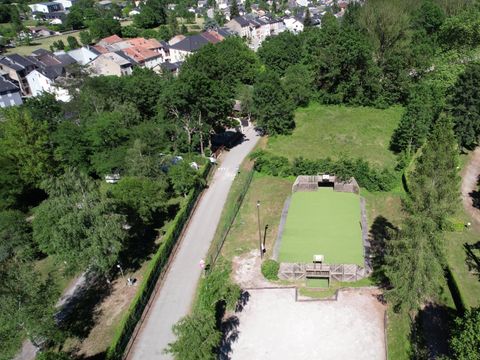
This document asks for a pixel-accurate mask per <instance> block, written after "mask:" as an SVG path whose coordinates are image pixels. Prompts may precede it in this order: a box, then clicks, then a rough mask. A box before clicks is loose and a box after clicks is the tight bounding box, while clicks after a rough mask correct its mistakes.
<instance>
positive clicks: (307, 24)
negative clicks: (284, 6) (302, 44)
mask: <svg viewBox="0 0 480 360" xmlns="http://www.w3.org/2000/svg"><path fill="white" fill-rule="evenodd" d="M303 26H304V27H306V28H308V27H311V26H313V20H312V14H310V10H309V9H308V8H307V10H306V11H305V17H304V19H303Z"/></svg>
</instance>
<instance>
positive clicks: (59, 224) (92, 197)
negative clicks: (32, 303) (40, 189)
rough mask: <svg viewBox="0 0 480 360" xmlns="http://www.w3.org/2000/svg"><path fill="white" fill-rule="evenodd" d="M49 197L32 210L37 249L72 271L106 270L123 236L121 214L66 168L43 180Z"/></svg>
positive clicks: (89, 183)
mask: <svg viewBox="0 0 480 360" xmlns="http://www.w3.org/2000/svg"><path fill="white" fill-rule="evenodd" d="M43 186H44V188H45V190H46V191H47V193H48V194H49V196H50V197H49V198H48V199H47V200H45V201H44V202H42V203H41V204H40V206H38V207H37V208H36V209H35V218H34V220H33V238H34V240H35V242H36V243H37V244H38V246H39V248H40V250H42V251H43V252H45V253H46V254H48V255H55V256H56V258H57V259H58V260H59V261H64V262H65V263H66V265H67V268H68V269H69V270H72V271H82V270H86V269H87V268H91V269H94V270H97V271H99V272H106V271H108V270H110V268H111V267H112V266H113V265H114V263H115V262H116V261H117V258H118V255H119V253H120V251H121V250H122V249H123V246H124V244H125V241H126V238H127V232H126V231H125V230H124V229H123V226H124V225H125V217H124V216H122V215H119V214H118V212H117V211H116V207H115V203H113V202H112V201H110V200H108V199H104V198H102V197H101V194H100V192H99V190H98V187H97V185H96V184H95V183H93V182H92V180H90V179H89V178H88V177H87V176H86V175H84V174H82V173H78V172H76V171H73V170H67V171H66V172H65V174H64V175H62V176H61V177H59V178H55V179H51V180H49V181H46V182H44V184H43Z"/></svg>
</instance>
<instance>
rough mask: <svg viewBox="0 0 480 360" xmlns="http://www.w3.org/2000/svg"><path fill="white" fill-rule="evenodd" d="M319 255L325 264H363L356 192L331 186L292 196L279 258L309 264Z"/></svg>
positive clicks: (284, 260)
mask: <svg viewBox="0 0 480 360" xmlns="http://www.w3.org/2000/svg"><path fill="white" fill-rule="evenodd" d="M319 254H321V255H324V256H325V263H327V264H358V265H361V266H363V264H364V261H363V248H362V233H361V229H360V198H359V196H358V195H356V194H352V193H341V192H334V191H333V190H332V189H331V188H319V189H318V191H315V192H296V193H294V194H293V195H292V202H291V204H290V208H289V210H288V216H287V222H286V224H285V229H284V232H283V236H282V243H281V247H280V254H279V259H278V260H279V261H280V262H302V263H311V262H312V260H313V255H319Z"/></svg>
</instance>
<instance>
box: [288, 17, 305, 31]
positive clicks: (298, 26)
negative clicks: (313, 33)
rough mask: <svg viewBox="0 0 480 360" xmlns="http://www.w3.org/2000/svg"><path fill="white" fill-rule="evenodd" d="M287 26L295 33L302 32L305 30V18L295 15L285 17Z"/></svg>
mask: <svg viewBox="0 0 480 360" xmlns="http://www.w3.org/2000/svg"><path fill="white" fill-rule="evenodd" d="M283 22H284V23H285V27H286V28H287V30H288V31H291V32H292V33H294V34H298V33H301V32H302V31H303V28H304V26H303V20H302V19H297V18H295V17H293V16H291V17H288V18H285V19H283Z"/></svg>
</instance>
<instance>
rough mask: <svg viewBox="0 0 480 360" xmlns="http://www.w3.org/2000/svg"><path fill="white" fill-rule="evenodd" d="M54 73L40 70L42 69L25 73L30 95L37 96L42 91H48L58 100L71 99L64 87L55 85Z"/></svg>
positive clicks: (65, 100) (66, 100)
mask: <svg viewBox="0 0 480 360" xmlns="http://www.w3.org/2000/svg"><path fill="white" fill-rule="evenodd" d="M54 79H55V75H53V74H51V73H49V72H48V71H45V72H42V70H40V69H37V70H33V71H32V72H31V73H29V74H28V75H27V81H28V85H29V86H30V90H31V92H32V96H39V95H41V94H42V93H45V92H47V93H50V94H53V95H55V98H56V99H57V100H58V101H63V102H68V101H70V100H71V96H70V94H69V93H68V91H67V90H66V89H63V88H61V87H58V86H55V84H54Z"/></svg>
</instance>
